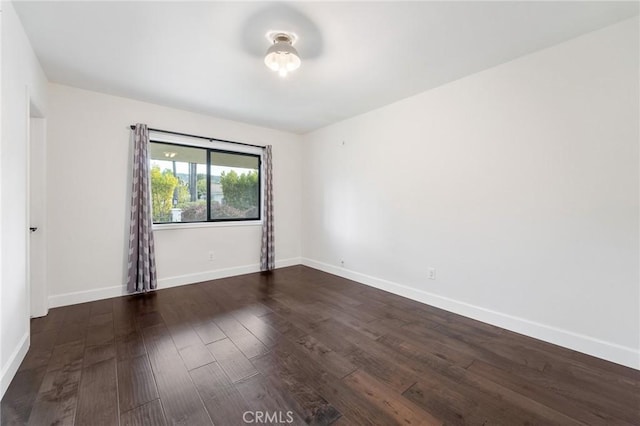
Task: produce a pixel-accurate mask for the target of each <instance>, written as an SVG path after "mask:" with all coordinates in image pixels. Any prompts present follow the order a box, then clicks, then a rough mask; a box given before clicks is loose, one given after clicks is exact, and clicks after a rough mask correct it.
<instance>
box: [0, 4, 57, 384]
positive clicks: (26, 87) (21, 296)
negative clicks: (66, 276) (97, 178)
mask: <svg viewBox="0 0 640 426" xmlns="http://www.w3.org/2000/svg"><path fill="white" fill-rule="evenodd" d="M1 7H2V12H1V19H2V37H1V38H2V49H1V52H2V53H1V54H2V89H1V90H2V101H1V102H2V109H1V111H2V116H1V120H2V126H1V127H2V141H1V144H0V158H1V162H0V167H1V170H0V176H1V184H0V194H1V195H0V203H1V204H0V211H1V219H0V235H1V236H2V245H1V247H0V250H1V255H0V259H1V262H2V263H1V267H2V270H1V274H0V280H1V281H0V288H1V295H2V301H1V302H0V305H1V311H2V312H1V314H0V317H1V330H0V340H1V342H2V343H1V345H0V346H1V349H0V366H1V368H2V370H1V387H0V394H2V395H4V392H5V390H6V388H7V386H8V385H9V382H10V381H11V379H12V378H13V375H14V373H15V371H16V370H17V368H18V366H19V365H20V362H21V361H22V359H23V357H24V355H25V353H26V351H27V349H28V344H29V304H28V302H29V294H28V289H27V280H26V276H27V237H28V231H27V228H28V224H27V196H26V194H27V178H28V176H27V143H28V139H27V137H28V130H27V129H28V115H29V104H30V103H31V104H32V105H33V106H35V107H37V109H38V110H39V112H40V113H41V114H44V115H46V78H45V76H44V73H43V72H42V69H41V67H40V64H39V63H38V60H37V59H36V57H35V55H34V53H33V50H32V48H31V45H30V43H29V41H28V39H27V37H26V35H25V33H24V30H23V28H22V24H21V23H20V21H19V19H18V17H17V15H16V13H15V11H14V9H13V5H12V4H11V3H10V2H7V1H3V2H2V3H1Z"/></svg>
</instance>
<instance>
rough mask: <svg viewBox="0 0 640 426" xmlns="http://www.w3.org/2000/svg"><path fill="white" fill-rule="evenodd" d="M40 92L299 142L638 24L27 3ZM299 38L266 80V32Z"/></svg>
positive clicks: (411, 7)
mask: <svg viewBox="0 0 640 426" xmlns="http://www.w3.org/2000/svg"><path fill="white" fill-rule="evenodd" d="M15 8H16V10H17V12H18V14H19V16H20V18H21V20H22V22H23V24H24V27H25V29H26V32H27V35H28V36H29V38H30V39H31V42H32V44H33V47H34V49H35V51H36V54H37V55H38V57H39V59H40V62H41V64H42V66H43V68H44V70H45V72H46V74H47V76H48V78H49V79H50V80H51V81H53V82H58V83H62V84H66V85H70V86H75V87H80V88H84V89H89V90H95V91H99V92H105V93H110V94H114V95H119V96H125V97H129V98H134V99H139V100H143V101H148V102H153V103H158V104H162V105H168V106H173V107H177V108H182V109H186V110H190V111H196V112H202V113H207V114H212V115H215V116H218V117H221V118H228V119H233V120H239V121H243V122H247V123H252V124H257V125H262V126H267V127H272V128H277V129H282V130H287V131H291V132H296V133H305V132H308V131H310V130H313V129H316V128H319V127H322V126H325V125H327V124H330V123H334V122H336V121H339V120H342V119H345V118H348V117H352V116H354V115H357V114H360V113H363V112H366V111H369V110H372V109H375V108H378V107H380V106H383V105H386V104H389V103H391V102H393V101H396V100H400V99H402V98H405V97H408V96H411V95H413V94H417V93H419V92H422V91H425V90H427V89H430V88H433V87H436V86H439V85H442V84H444V83H446V82H449V81H452V80H455V79H458V78H461V77H464V76H466V75H469V74H473V73H475V72H478V71H481V70H483V69H486V68H489V67H492V66H495V65H498V64H500V63H504V62H507V61H510V60H512V59H515V58H517V57H519V56H522V55H525V54H528V53H531V52H534V51H536V50H539V49H542V48H545V47H548V46H551V45H554V44H557V43H560V42H562V41H565V40H568V39H570V38H573V37H576V36H578V35H580V34H583V33H586V32H589V31H593V30H595V29H598V28H601V27H604V26H606V25H610V24H613V23H615V22H618V21H620V20H622V19H625V18H629V17H631V16H634V15H637V14H638V3H637V2H592V1H588V2H553V1H546V2H528V1H524V2H477V1H474V2H406V3H404V2H403V3H400V2H351V3H347V2H287V3H265V2H202V1H201V2H149V1H145V2H94V1H91V2H57V1H45V2H31V1H20V2H16V3H15ZM270 30H286V31H292V32H295V33H296V34H297V35H298V36H299V41H298V42H297V44H296V47H297V49H298V51H299V53H300V56H301V58H302V67H301V68H300V69H299V70H298V71H296V72H295V73H293V74H290V75H289V76H288V77H286V78H285V79H282V78H280V77H278V75H277V74H276V73H273V72H271V71H269V70H268V69H267V68H266V67H265V66H264V64H263V62H262V60H263V55H264V52H265V51H266V49H267V48H268V47H269V42H268V41H267V39H266V37H265V34H266V33H267V32H268V31H270Z"/></svg>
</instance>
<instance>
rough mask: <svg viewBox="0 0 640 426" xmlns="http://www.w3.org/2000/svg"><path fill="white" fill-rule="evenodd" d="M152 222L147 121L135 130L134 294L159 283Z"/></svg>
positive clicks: (131, 231) (130, 287) (130, 286)
mask: <svg viewBox="0 0 640 426" xmlns="http://www.w3.org/2000/svg"><path fill="white" fill-rule="evenodd" d="M152 225H153V222H152V221H151V189H150V185H149V130H148V129H147V125H146V124H136V127H135V129H134V130H133V189H132V191H131V226H130V228H129V271H128V282H127V290H129V292H130V293H137V292H142V291H150V290H153V289H155V288H156V287H157V286H158V283H157V277H156V257H155V250H154V244H153V229H152Z"/></svg>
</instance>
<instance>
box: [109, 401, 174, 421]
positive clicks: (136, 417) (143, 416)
mask: <svg viewBox="0 0 640 426" xmlns="http://www.w3.org/2000/svg"><path fill="white" fill-rule="evenodd" d="M151 425H153V426H165V425H167V420H166V419H165V417H164V412H163V411H162V405H161V403H160V400H159V399H156V400H154V401H151V402H148V403H146V404H145V405H141V406H139V407H137V408H134V409H133V410H131V411H127V412H126V413H122V415H121V416H120V426H151Z"/></svg>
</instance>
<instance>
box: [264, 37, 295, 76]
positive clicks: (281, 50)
mask: <svg viewBox="0 0 640 426" xmlns="http://www.w3.org/2000/svg"><path fill="white" fill-rule="evenodd" d="M264 63H265V65H266V66H267V67H268V68H269V69H270V70H272V71H276V72H277V73H278V74H279V75H280V76H281V77H286V76H287V74H288V73H289V72H291V71H294V70H297V69H298V68H300V63H301V62H300V57H299V56H298V52H297V51H296V49H295V47H293V46H292V41H291V37H290V36H288V35H287V34H276V35H275V36H274V37H273V45H272V46H271V47H269V49H268V50H267V54H266V56H265V57H264Z"/></svg>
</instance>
